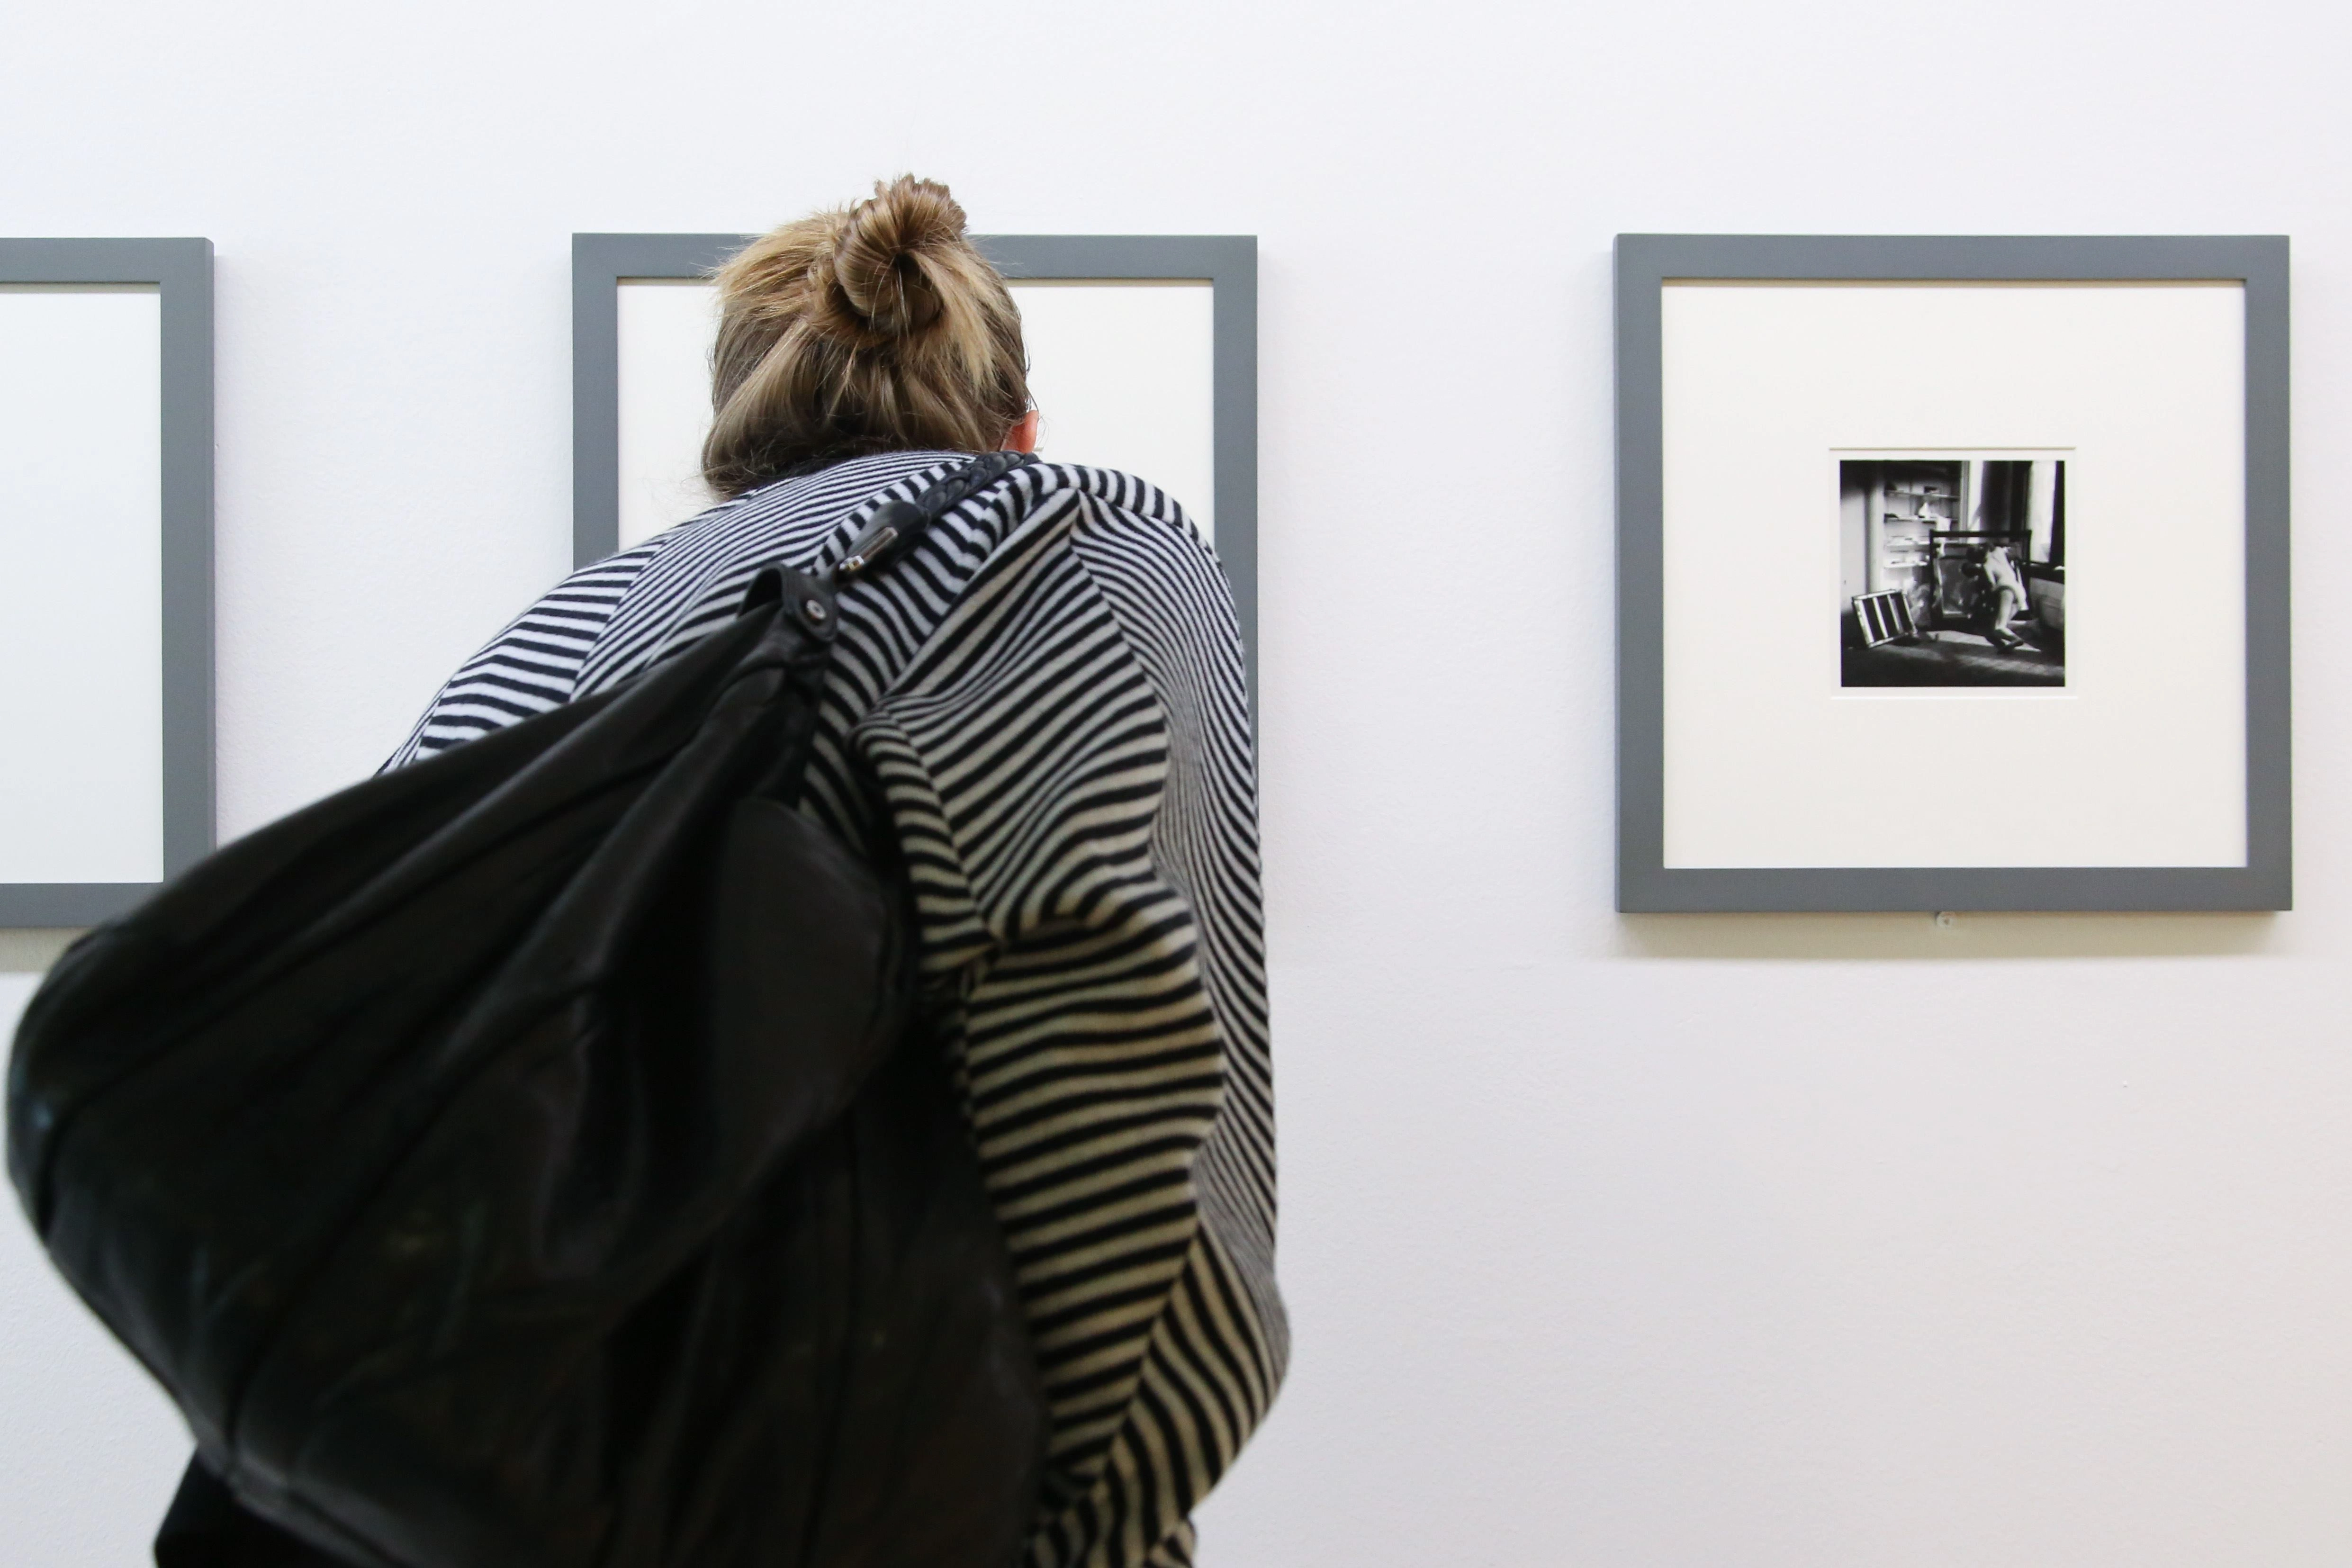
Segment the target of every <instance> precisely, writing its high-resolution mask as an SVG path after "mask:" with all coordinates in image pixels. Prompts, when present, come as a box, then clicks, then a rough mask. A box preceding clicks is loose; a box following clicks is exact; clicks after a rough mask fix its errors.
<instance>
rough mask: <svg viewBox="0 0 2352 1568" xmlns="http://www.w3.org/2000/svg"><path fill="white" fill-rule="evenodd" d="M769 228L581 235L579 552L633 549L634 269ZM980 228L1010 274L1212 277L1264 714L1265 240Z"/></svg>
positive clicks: (1224, 531) (726, 252)
mask: <svg viewBox="0 0 2352 1568" xmlns="http://www.w3.org/2000/svg"><path fill="white" fill-rule="evenodd" d="M752 238H754V236H751V235H746V234H575V235H573V236H572V560H573V562H574V563H575V564H578V565H583V566H584V565H586V564H588V563H590V562H593V561H600V560H602V559H603V558H604V557H605V556H607V555H610V554H612V553H613V552H614V550H616V549H618V548H619V546H620V537H621V495H620V488H621V480H620V450H621V421H620V327H619V309H618V303H617V301H618V293H617V290H618V289H619V288H620V285H621V282H622V280H623V279H646V278H701V277H706V276H708V275H709V273H710V272H711V271H713V270H714V269H716V268H718V267H719V265H720V264H721V263H723V262H724V261H725V260H726V259H727V258H729V257H730V256H732V255H733V254H734V253H735V252H736V251H737V250H740V248H742V247H743V246H745V245H746V244H748V243H750V241H751V239H752ZM972 238H973V239H974V240H975V241H976V242H977V243H978V244H979V246H980V247H981V249H982V251H983V252H984V253H986V255H987V256H988V258H989V259H990V260H992V261H993V262H994V263H995V264H996V266H997V268H999V269H1000V270H1001V271H1003V274H1004V275H1005V276H1006V277H1008V278H1038V279H1049V278H1050V279H1150V280H1172V279H1182V280H1188V281H1192V280H1201V281H1206V282H1208V283H1209V284H1211V285H1212V286H1213V290H1214V293H1213V300H1212V304H1211V311H1212V324H1211V329H1210V331H1211V337H1212V352H1213V354H1214V356H1215V363H1214V367H1213V372H1212V376H1213V395H1214V397H1215V399H1216V408H1215V412H1214V416H1213V428H1212V432H1211V437H1212V442H1213V448H1214V453H1215V462H1216V520H1217V557H1218V560H1219V561H1220V562H1221V563H1223V566H1224V571H1225V580H1226V582H1227V584H1229V585H1230V586H1231V587H1232V589H1233V595H1234V616H1235V617H1236V619H1237V620H1238V621H1239V622H1240V625H1241V637H1242V649H1243V659H1244V665H1245V667H1246V674H1247V677H1248V681H1249V689H1250V695H1251V707H1252V711H1253V712H1255V707H1256V694H1257V679H1258V676H1257V237H1256V236H1255V235H1246V234H1173V235H1171V234H1084V235H1080V234H993V235H974V236H973V237H972Z"/></svg>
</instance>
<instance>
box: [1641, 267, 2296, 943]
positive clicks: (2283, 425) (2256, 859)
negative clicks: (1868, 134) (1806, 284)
mask: <svg viewBox="0 0 2352 1568" xmlns="http://www.w3.org/2000/svg"><path fill="white" fill-rule="evenodd" d="M2287 261H2288V243H2287V239H2286V237H2284V236H2282V235H2224V236H2156V237H2132V236H2080V237H2074V236H2052V237H1983V236H1972V237H1932V236H1837V235H1666V234H1622V235H1619V236H1618V237H1617V247H1616V328H1617V908H1618V909H1619V910H1622V911H1624V912H1627V913H1685V912H1729V911H1741V910H1747V911H1772V910H1781V911H1793V910H2284V909H2290V908H2292V907H2293V906H2294V875H2293V849H2294V845H2293V828H2292V813H2293V807H2294V799H2293V794H2294V792H2293V776H2292V765H2291V764H2292V754H2291V753H2292V715H2291V705H2290V680H2289V668H2288V667H2289V636H2288V633H2289V609H2290V605H2289V591H2288V421H2287V415H2288V406H2287V369H2288V365H2287V353H2288V315H2287ZM1667 279H1778V280H1790V279H1808V280H1811V279H1820V280H1824V281H1836V280H1842V279H1852V280H1857V281H1860V280H1872V281H1955V282H1957V281H1971V280H1983V281H2032V282H2053V281H2077V282H2079V281H2101V280H2114V281H2157V280H2176V281H2178V280H2212V279H2226V280H2236V281H2240V282H2242V283H2243V284H2244V286H2245V291H2246V292H2245V300H2246V432H2245V436H2246V853H2247V863H2246V864H2245V865H2244V866H2242V867H2201V866H2150V867H1922V868H1811V867H1794V868H1758V869H1746V868H1740V869H1732V868H1672V869H1670V868H1667V867H1666V865H1665V863H1664V782H1665V774H1664V695H1665V693H1664V668H1663V661H1664V625H1663V608H1664V606H1663V604H1662V602H1661V595H1662V593H1663V586H1664V578H1663V562H1662V555H1661V551H1662V548H1663V539H1662V531H1663V527H1664V493H1663V479H1664V468H1663V459H1664V447H1663V429H1662V425H1661V417H1662V405H1661V403H1660V394H1661V391H1662V388H1661V386H1660V366H1659V351H1660V341H1659V321H1660V293H1659V291H1660V289H1662V288H1663V287H1664V284H1665V282H1666V280H1667Z"/></svg>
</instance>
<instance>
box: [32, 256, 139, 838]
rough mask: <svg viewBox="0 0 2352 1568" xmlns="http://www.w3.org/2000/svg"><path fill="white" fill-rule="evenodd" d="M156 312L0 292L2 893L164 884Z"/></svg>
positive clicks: (96, 288)
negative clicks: (5, 738) (10, 888)
mask: <svg viewBox="0 0 2352 1568" xmlns="http://www.w3.org/2000/svg"><path fill="white" fill-rule="evenodd" d="M162 418H163V301H162V295H161V291H160V290H159V289H157V288H156V287H155V286H154V285H152V284H0V560H5V562H6V563H7V566H6V570H5V571H0V733H5V734H7V735H9V736H11V737H12V738H13V745H12V749H11V752H10V754H9V757H8V761H7V763H6V765H5V766H4V767H0V883H20V882H29V883H89V882H98V883H126V882H127V883H140V882H153V881H156V880H158V879H161V878H162V876H163V630H162V604H163V434H162V432H163V426H162Z"/></svg>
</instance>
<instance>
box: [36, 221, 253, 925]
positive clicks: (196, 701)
mask: <svg viewBox="0 0 2352 1568" xmlns="http://www.w3.org/2000/svg"><path fill="white" fill-rule="evenodd" d="M0 283H32V284H131V285H141V286H152V287H153V288H154V289H156V291H157V293H158V295H159V300H160V306H161V327H162V332H163V342H162V351H163V363H162V372H163V376H162V388H163V406H162V407H161V409H160V410H159V411H158V415H159V418H160V421H161V437H162V453H161V456H162V459H163V462H162V473H163V495H162V498H161V500H162V506H161V520H162V529H163V538H162V541H161V544H162V560H161V565H162V572H163V579H162V588H163V595H162V601H161V605H162V616H163V626H162V632H163V672H162V674H163V680H162V693H161V694H162V699H163V748H162V757H163V781H162V782H163V792H162V793H163V875H164V877H165V878H166V879H170V878H172V877H174V876H177V875H178V874H179V873H180V872H182V871H184V870H185V869H186V868H188V867H189V866H191V865H193V864H194V862H195V861H197V860H199V859H201V858H203V857H204V856H205V855H206V854H208V853H209V852H210V851H211V849H212V847H213V842H214V826H213V247H212V241H210V240H208V239H0ZM11 743H12V744H17V745H37V744H40V743H41V741H40V738H39V737H37V736H23V735H19V736H15V737H12V738H11ZM160 885H161V884H159V883H153V882H14V883H5V884H0V926H9V927H35V926H38V927H58V926H85V925H89V924H91V923H93V922H95V921H101V920H105V919H107V918H109V917H110V916H112V915H116V914H120V913H121V912H122V911H123V910H127V909H129V908H131V906H132V905H134V904H136V903H138V902H139V901H140V900H142V899H144V898H146V897H147V896H148V895H149V894H151V893H152V892H153V891H154V890H155V889H156V888H157V887H158V886H160Z"/></svg>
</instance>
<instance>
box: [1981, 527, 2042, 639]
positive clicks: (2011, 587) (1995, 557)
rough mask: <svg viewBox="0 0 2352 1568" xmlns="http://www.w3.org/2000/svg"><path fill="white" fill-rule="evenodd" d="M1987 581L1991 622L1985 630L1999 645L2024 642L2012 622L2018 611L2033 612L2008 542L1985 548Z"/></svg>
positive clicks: (2018, 613)
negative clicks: (1990, 592)
mask: <svg viewBox="0 0 2352 1568" xmlns="http://www.w3.org/2000/svg"><path fill="white" fill-rule="evenodd" d="M1984 574H1985V585H1986V586H1987V587H1988V588H1990V590H1991V591H1992V596H1993V609H1992V626H1991V628H1990V630H1989V631H1987V633H1986V634H1985V635H1986V636H1987V637H1990V638H1991V639H1992V643H1993V646H1994V647H2000V648H2014V647H2024V646H2025V638H2023V637H2020V636H2019V635H2018V632H2017V628H2016V627H2015V626H2012V625H2011V622H2012V621H2014V620H2015V619H2016V618H2017V617H2018V616H2019V615H2021V614H2027V615H2030V614H2031V613H2032V612H2031V610H2030V608H2029V607H2028V605H2029V602H2028V599H2027V596H2026V592H2025V582H2024V579H2022V578H2021V577H2020V576H2019V575H2018V574H2017V563H2016V561H2014V560H2013V559H2011V555H2010V552H2009V546H2008V545H2006V544H1996V545H1994V546H1993V547H1992V548H1991V549H1990V550H1988V551H1986V552H1985V561H1984Z"/></svg>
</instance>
